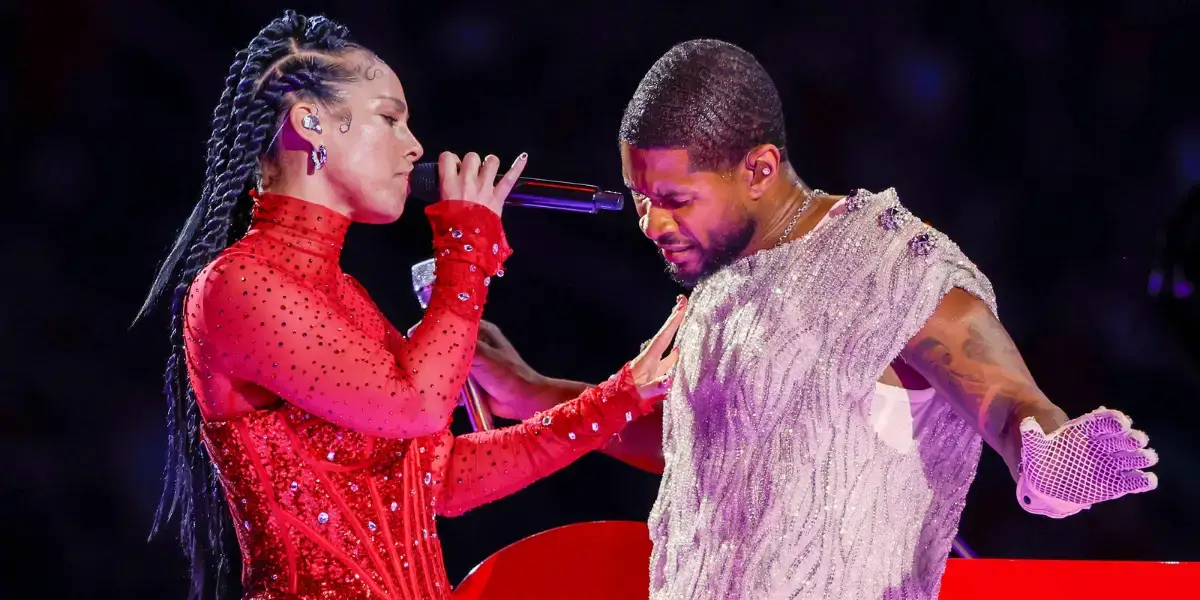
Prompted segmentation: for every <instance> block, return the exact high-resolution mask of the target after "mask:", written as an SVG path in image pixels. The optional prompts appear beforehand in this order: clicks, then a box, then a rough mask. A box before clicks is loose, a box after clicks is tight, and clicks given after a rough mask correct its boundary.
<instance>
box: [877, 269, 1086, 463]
mask: <svg viewBox="0 0 1200 600" xmlns="http://www.w3.org/2000/svg"><path fill="white" fill-rule="evenodd" d="M900 356H901V358H903V359H904V362H905V363H907V364H908V365H909V366H910V367H912V368H913V369H914V370H916V371H917V372H918V373H920V374H921V376H923V377H924V378H925V379H926V380H928V381H929V383H930V385H932V386H933V387H934V388H936V389H937V390H938V392H940V393H941V394H942V395H943V396H945V397H946V398H947V399H949V400H950V401H951V402H952V403H953V405H954V408H955V410H957V411H958V413H959V414H960V415H962V417H963V418H964V419H966V420H967V422H969V423H971V424H972V425H974V427H975V430H976V431H978V432H979V435H980V436H981V437H983V439H984V441H986V442H987V443H988V445H989V446H991V447H992V448H993V449H995V450H996V452H999V453H1000V456H1001V457H1003V458H1004V462H1005V463H1006V464H1007V465H1008V469H1009V471H1010V472H1011V473H1012V476H1013V479H1014V480H1015V479H1016V478H1017V467H1018V465H1019V463H1020V461H1021V432H1020V425H1021V421H1023V420H1025V418H1026V417H1033V418H1035V419H1036V420H1037V422H1038V424H1039V425H1041V426H1042V429H1043V430H1044V431H1046V432H1052V431H1054V430H1056V429H1058V428H1059V427H1060V426H1061V425H1062V424H1063V423H1066V422H1067V415H1066V413H1064V412H1063V411H1062V410H1061V409H1060V408H1058V407H1057V406H1055V405H1054V404H1053V403H1052V402H1050V399H1049V398H1047V397H1046V395H1045V394H1043V393H1042V391H1041V390H1040V389H1038V386H1037V384H1036V383H1035V382H1034V381H1033V375H1031V374H1030V373H1029V368H1028V367H1026V366H1025V360H1024V359H1022V358H1021V353H1020V352H1019V351H1017V347H1016V345H1015V344H1013V341H1012V338H1010V337H1009V335H1008V332H1007V331H1006V330H1005V329H1004V326H1003V325H1001V324H1000V321H999V320H998V319H996V317H995V315H993V314H992V311H991V310H990V309H988V307H987V305H986V304H984V303H983V301H982V300H980V299H979V298H976V297H975V296H973V295H971V294H970V293H968V292H966V291H964V290H962V289H959V288H954V289H953V290H951V291H950V292H949V293H948V294H946V296H945V297H944V298H943V299H942V301H941V303H940V304H939V305H938V308H937V310H935V311H934V313H933V316H932V317H931V318H930V319H929V320H928V321H927V322H926V323H925V325H924V326H923V327H922V328H921V330H920V331H919V332H917V335H916V336H915V337H913V338H912V339H911V340H909V342H908V346H907V347H905V349H904V350H903V352H902V353H901V355H900Z"/></svg>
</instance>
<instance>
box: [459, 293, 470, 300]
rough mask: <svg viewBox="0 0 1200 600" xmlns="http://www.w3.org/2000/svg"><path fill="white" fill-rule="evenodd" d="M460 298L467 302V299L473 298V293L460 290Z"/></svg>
mask: <svg viewBox="0 0 1200 600" xmlns="http://www.w3.org/2000/svg"><path fill="white" fill-rule="evenodd" d="M458 299H459V300H462V301H463V302H466V301H467V300H470V299H471V295H470V294H468V293H466V292H459V293H458Z"/></svg>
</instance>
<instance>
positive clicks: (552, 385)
mask: <svg viewBox="0 0 1200 600" xmlns="http://www.w3.org/2000/svg"><path fill="white" fill-rule="evenodd" d="M471 376H472V377H474V378H475V381H476V383H478V384H479V387H480V388H482V391H483V392H484V396H486V398H485V399H486V401H487V403H488V408H490V409H491V411H492V414H493V415H496V416H498V417H502V418H505V419H513V420H518V421H520V420H524V419H528V418H529V417H532V416H533V415H534V413H536V412H538V411H542V410H546V409H549V408H552V407H554V406H555V405H557V404H559V403H561V402H565V401H567V400H570V399H572V398H574V397H576V396H578V395H579V394H581V393H583V391H584V390H585V389H587V387H588V386H587V385H586V384H582V383H576V382H568V381H562V380H557V379H550V378H548V377H545V376H543V375H542V374H541V373H538V372H537V371H535V370H534V369H533V367H531V366H529V363H527V362H525V359H523V358H521V355H520V354H519V353H517V349H516V348H514V347H513V345H512V342H509V341H508V338H506V337H504V334H503V333H501V332H500V328H499V327H496V326H495V325H494V324H492V323H490V322H488V321H481V322H480V323H479V338H478V342H477V344H476V346H475V359H474V361H473V362H472V363H471ZM572 384H573V385H572Z"/></svg>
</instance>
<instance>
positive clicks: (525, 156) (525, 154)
mask: <svg viewBox="0 0 1200 600" xmlns="http://www.w3.org/2000/svg"><path fill="white" fill-rule="evenodd" d="M527 158H529V153H528V152H522V153H521V155H520V156H518V157H517V160H525V159H527Z"/></svg>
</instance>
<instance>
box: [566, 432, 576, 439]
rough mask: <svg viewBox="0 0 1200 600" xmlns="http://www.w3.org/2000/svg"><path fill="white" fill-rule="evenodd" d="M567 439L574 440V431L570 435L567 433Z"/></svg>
mask: <svg viewBox="0 0 1200 600" xmlns="http://www.w3.org/2000/svg"><path fill="white" fill-rule="evenodd" d="M567 437H569V438H571V439H575V432H574V431H572V432H571V433H568V434H567Z"/></svg>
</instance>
